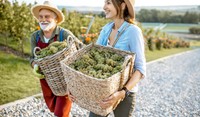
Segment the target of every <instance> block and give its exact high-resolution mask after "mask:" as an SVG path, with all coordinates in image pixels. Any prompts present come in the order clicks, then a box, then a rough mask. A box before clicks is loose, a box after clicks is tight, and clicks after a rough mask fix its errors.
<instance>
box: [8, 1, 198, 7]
mask: <svg viewBox="0 0 200 117" xmlns="http://www.w3.org/2000/svg"><path fill="white" fill-rule="evenodd" d="M9 1H12V0H9ZM17 1H18V2H19V3H21V2H22V1H24V2H26V3H34V1H37V2H38V3H41V4H42V3H43V2H44V0H17ZM51 1H52V2H53V3H54V4H56V5H64V6H100V7H102V6H103V4H104V1H105V0H51ZM174 5H200V0H135V6H174Z"/></svg>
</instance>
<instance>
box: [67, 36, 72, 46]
mask: <svg viewBox="0 0 200 117" xmlns="http://www.w3.org/2000/svg"><path fill="white" fill-rule="evenodd" d="M66 41H67V44H69V45H70V46H71V45H72V44H73V42H74V39H73V37H72V36H70V35H69V36H68V37H67V39H66Z"/></svg>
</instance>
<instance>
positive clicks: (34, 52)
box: [33, 47, 41, 59]
mask: <svg viewBox="0 0 200 117" xmlns="http://www.w3.org/2000/svg"><path fill="white" fill-rule="evenodd" d="M37 49H39V51H40V50H41V48H40V47H35V48H34V49H33V55H34V56H35V58H36V59H37V57H38V56H37V54H36V50H37Z"/></svg>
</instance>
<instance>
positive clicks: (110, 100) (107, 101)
mask: <svg viewBox="0 0 200 117" xmlns="http://www.w3.org/2000/svg"><path fill="white" fill-rule="evenodd" d="M124 97H125V91H123V90H122V91H117V92H115V93H113V94H112V95H110V96H109V97H107V98H104V99H103V100H102V101H100V103H99V105H100V106H101V108H108V107H110V106H114V104H116V103H117V101H118V100H120V99H123V98H124Z"/></svg>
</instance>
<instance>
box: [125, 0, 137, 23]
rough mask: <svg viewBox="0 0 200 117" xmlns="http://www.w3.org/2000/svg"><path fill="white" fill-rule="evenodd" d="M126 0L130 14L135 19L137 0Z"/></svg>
mask: <svg viewBox="0 0 200 117" xmlns="http://www.w3.org/2000/svg"><path fill="white" fill-rule="evenodd" d="M124 2H125V3H126V6H127V7H128V12H129V15H130V16H131V18H133V19H135V10H134V4H135V0H124Z"/></svg>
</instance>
